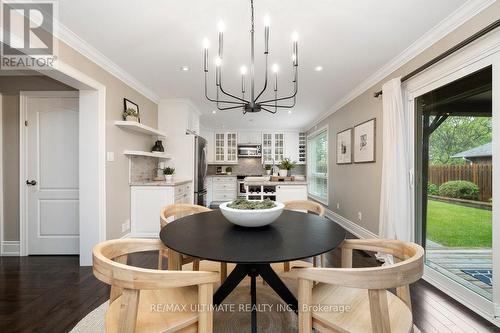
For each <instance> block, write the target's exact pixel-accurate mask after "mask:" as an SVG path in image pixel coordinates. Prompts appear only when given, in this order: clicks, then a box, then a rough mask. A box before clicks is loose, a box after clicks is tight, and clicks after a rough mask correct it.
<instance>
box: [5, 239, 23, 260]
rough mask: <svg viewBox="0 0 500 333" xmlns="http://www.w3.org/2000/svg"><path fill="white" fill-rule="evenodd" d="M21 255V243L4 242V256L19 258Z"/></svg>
mask: <svg viewBox="0 0 500 333" xmlns="http://www.w3.org/2000/svg"><path fill="white" fill-rule="evenodd" d="M20 255H21V243H20V242H19V241H2V256H4V257H18V256H20Z"/></svg>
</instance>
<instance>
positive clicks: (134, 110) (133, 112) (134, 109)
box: [123, 98, 141, 123]
mask: <svg viewBox="0 0 500 333" xmlns="http://www.w3.org/2000/svg"><path fill="white" fill-rule="evenodd" d="M123 120H126V121H135V122H138V123H140V122H141V117H140V115H139V105H137V104H135V103H134V102H132V101H131V100H129V99H126V98H124V99H123Z"/></svg>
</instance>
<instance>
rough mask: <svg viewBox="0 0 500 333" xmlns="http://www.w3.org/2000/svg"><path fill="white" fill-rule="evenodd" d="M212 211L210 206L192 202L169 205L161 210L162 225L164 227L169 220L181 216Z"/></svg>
mask: <svg viewBox="0 0 500 333" xmlns="http://www.w3.org/2000/svg"><path fill="white" fill-rule="evenodd" d="M210 211H212V210H211V209H210V208H207V207H203V206H199V205H190V204H172V205H168V206H166V207H165V208H163V209H162V210H161V214H160V225H161V227H162V228H163V227H164V226H166V225H167V224H168V223H169V222H172V221H174V220H176V219H180V218H181V217H184V216H188V215H193V214H198V213H204V212H210Z"/></svg>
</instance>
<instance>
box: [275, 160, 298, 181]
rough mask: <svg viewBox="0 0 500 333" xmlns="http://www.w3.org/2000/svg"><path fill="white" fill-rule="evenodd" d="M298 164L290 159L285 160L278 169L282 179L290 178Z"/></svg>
mask: <svg viewBox="0 0 500 333" xmlns="http://www.w3.org/2000/svg"><path fill="white" fill-rule="evenodd" d="M296 164H297V163H296V162H294V161H292V160H291V159H289V158H288V157H286V158H284V159H283V160H282V161H281V162H280V164H278V167H279V169H280V171H279V175H280V177H289V176H291V174H292V169H293V168H295V165H296Z"/></svg>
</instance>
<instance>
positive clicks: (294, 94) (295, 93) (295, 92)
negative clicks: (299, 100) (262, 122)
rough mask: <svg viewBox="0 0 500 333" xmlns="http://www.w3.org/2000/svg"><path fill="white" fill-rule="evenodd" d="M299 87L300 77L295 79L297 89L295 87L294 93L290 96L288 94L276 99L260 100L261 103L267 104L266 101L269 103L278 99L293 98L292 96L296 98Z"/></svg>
mask: <svg viewBox="0 0 500 333" xmlns="http://www.w3.org/2000/svg"><path fill="white" fill-rule="evenodd" d="M298 87H299V83H298V79H296V80H295V89H294V92H293V94H292V95H290V96H287V97H281V98H275V99H268V100H266V101H262V102H260V104H265V103H269V102H271V103H272V102H277V101H284V100H287V99H291V98H295V96H297V92H298V90H299V89H298Z"/></svg>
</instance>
